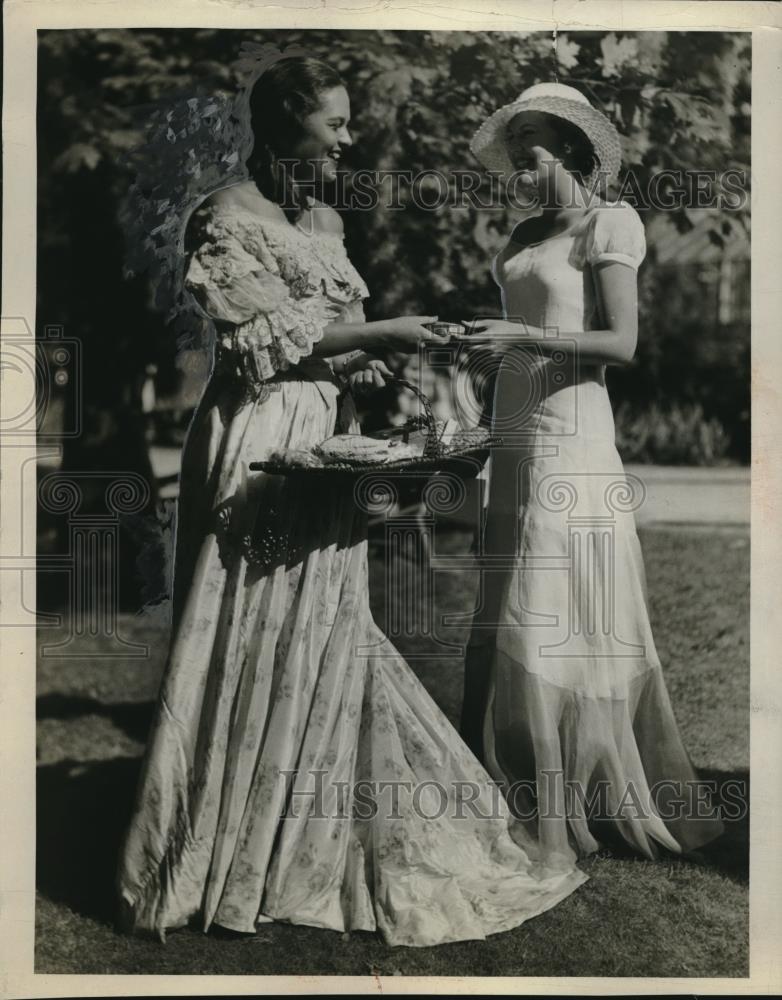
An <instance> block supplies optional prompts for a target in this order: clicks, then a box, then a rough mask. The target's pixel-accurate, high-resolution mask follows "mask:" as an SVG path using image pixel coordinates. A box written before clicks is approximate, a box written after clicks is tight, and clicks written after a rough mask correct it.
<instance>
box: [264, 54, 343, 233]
mask: <svg viewBox="0 0 782 1000" xmlns="http://www.w3.org/2000/svg"><path fill="white" fill-rule="evenodd" d="M344 86H345V83H344V81H343V79H342V77H341V76H340V75H339V73H338V72H337V71H336V70H335V69H332V67H331V66H329V65H328V64H327V63H324V62H321V61H320V60H319V59H314V58H312V57H310V56H285V57H283V58H282V59H279V60H278V61H277V62H275V63H273V64H272V65H271V66H270V67H269V68H268V69H267V70H265V71H264V72H263V73H262V74H261V76H260V77H259V78H258V79H257V80H256V81H255V84H254V85H253V88H252V91H251V93H250V100H249V112H250V127H251V129H252V133H253V138H254V145H253V149H252V152H251V153H250V155H249V157H248V159H247V169H248V171H249V173H250V176H251V177H252V179H253V180H254V181H255V183H256V184H257V185H258V189H259V190H260V191H261V193H262V194H264V195H265V196H266V197H267V198H270V199H271V200H272V201H275V202H277V203H278V204H279V205H281V206H282V208H283V211H285V212H286V214H293V215H297V214H298V211H299V208H298V205H297V203H296V200H295V195H294V191H293V187H292V184H291V179H290V177H289V176H288V174H287V171H286V170H285V169H284V168H282V167H281V166H280V164H279V163H278V159H279V158H280V157H282V158H284V157H285V156H286V154H287V152H288V149H289V148H290V146H291V144H292V143H293V142H294V141H295V140H296V139H297V138H298V137H299V136H300V135H301V132H302V129H303V122H304V119H305V118H306V117H307V116H308V115H310V114H312V113H313V111H317V110H318V108H320V106H321V103H322V100H323V94H324V93H325V92H326V91H328V90H333V88H334V87H344Z"/></svg>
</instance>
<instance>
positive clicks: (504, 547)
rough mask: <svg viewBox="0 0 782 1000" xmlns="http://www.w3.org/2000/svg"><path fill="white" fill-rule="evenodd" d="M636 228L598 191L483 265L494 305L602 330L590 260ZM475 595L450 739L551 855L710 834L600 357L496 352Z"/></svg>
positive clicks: (623, 208)
mask: <svg viewBox="0 0 782 1000" xmlns="http://www.w3.org/2000/svg"><path fill="white" fill-rule="evenodd" d="M644 256H645V240H644V231H643V225H642V223H641V221H640V219H639V217H638V214H637V213H636V212H635V210H634V209H633V208H632V207H631V206H629V205H627V204H625V203H617V204H615V205H608V204H604V203H600V204H598V205H596V206H595V207H593V208H592V209H590V210H589V211H588V212H587V213H586V214H585V215H584V216H583V217H582V218H581V219H580V220H579V222H578V223H577V224H576V225H574V226H573V227H572V228H571V229H569V230H567V231H566V232H564V233H563V234H561V235H560V236H557V237H554V238H552V239H549V240H547V241H545V242H543V243H539V244H533V245H530V246H526V247H523V246H520V245H518V244H516V243H514V242H513V240H511V241H509V242H508V244H507V245H506V247H505V248H504V249H503V250H502V251H501V252H500V254H499V255H498V257H497V258H496V259H495V261H494V266H493V273H494V277H495V279H496V281H497V283H498V284H499V286H500V289H501V292H502V302H503V308H504V312H505V315H506V316H507V317H509V318H513V319H516V320H519V319H521V320H523V321H525V322H526V323H528V324H530V325H531V326H534V327H540V328H543V329H546V330H548V331H549V333H550V335H551V337H552V338H554V337H558V336H560V337H569V336H572V337H574V338H575V339H576V341H577V340H578V335H579V331H583V330H590V329H600V328H601V324H602V321H601V319H600V310H599V303H598V299H597V291H596V284H595V279H594V268H595V267H597V266H600V265H601V264H602V263H604V262H607V263H611V262H614V263H621V264H622V265H624V266H628V267H632V268H634V269H637V268H638V266H639V264H640V263H641V261H642V260H643V258H644ZM493 426H494V430H495V433H496V434H497V435H498V436H500V437H502V438H503V442H504V443H503V446H502V447H500V448H498V449H496V450H495V451H494V452H493V453H492V458H491V475H490V478H489V497H488V505H487V507H488V509H487V518H486V530H485V533H484V539H483V541H484V547H483V552H484V555H485V559H484V569H483V573H482V580H483V587H482V591H481V603H480V607H479V610H478V612H477V614H476V617H475V622H474V628H473V631H472V635H471V639H470V644H469V647H468V657H467V664H466V674H467V676H466V694H465V708H464V712H463V723H462V733H463V735H464V736H465V738H466V739H467V740H468V742H469V743H470V745H471V746H472V747H473V748H474V749H475V750H476V752H477V753H479V755H480V756H481V757H482V759H483V761H484V763H485V765H486V767H487V770H488V771H489V772H490V773H491V774H492V776H493V777H494V778H495V779H496V780H497V781H498V782H500V783H501V784H502V786H503V787H504V789H505V790H506V793H507V795H508V800H509V803H510V804H511V805H512V806H513V807H514V811H515V812H516V813H517V815H519V816H520V817H522V818H524V820H525V821H527V823H528V826H529V829H530V832H531V835H532V836H534V837H535V839H536V840H537V842H538V844H539V846H540V849H541V852H542V856H544V857H549V858H551V859H554V858H559V859H561V860H565V861H566V860H567V859H572V858H573V857H575V856H576V854H582V855H584V854H588V853H590V852H592V851H595V850H596V849H597V848H598V846H599V841H598V838H597V837H596V836H595V834H596V832H597V831H598V830H600V829H602V830H603V831H604V832H608V833H611V832H613V833H614V834H616V833H618V834H619V835H620V836H621V837H622V838H624V840H625V841H626V842H627V843H629V844H630V845H631V846H632V847H633V848H634V849H636V850H638V851H640V852H641V853H642V854H645V855H646V856H649V857H653V856H655V853H656V848H657V847H659V846H663V847H665V848H667V849H668V850H670V851H673V852H679V851H681V850H682V849H688V848H694V847H697V846H700V845H701V844H703V843H705V842H706V841H708V840H710V839H712V838H713V837H715V836H717V835H718V834H719V833H720V832H721V829H722V827H721V824H720V822H719V819H718V818H717V817H716V815H715V811H714V809H713V807H712V806H711V805H710V804H709V802H708V801H707V798H706V797H705V796H704V795H703V792H704V791H706V792H707V791H708V789H707V788H705V786H703V785H701V786H700V788H699V787H698V784H697V778H696V774H695V771H694V769H693V767H692V765H691V763H690V760H689V758H688V755H687V753H686V750H685V748H684V746H683V744H682V741H681V738H680V735H679V731H678V728H677V725H676V721H675V718H674V714H673V710H672V708H671V703H670V699H669V696H668V692H667V690H666V686H665V682H664V679H663V675H662V670H661V666H660V661H659V659H658V656H657V652H656V650H655V644H654V639H653V637H652V632H651V628H650V624H649V616H648V612H647V607H646V582H645V575H644V565H643V558H642V553H641V547H640V544H639V540H638V536H637V534H636V528H635V520H634V513H633V512H634V511H635V510H636V509H638V507H640V505H641V504H642V502H643V497H644V491H643V484H642V483H641V482H640V481H639V480H637V479H634V478H631V477H628V476H626V475H625V473H624V470H623V467H622V462H621V460H620V457H619V454H618V452H617V450H616V445H615V440H614V438H615V433H614V421H613V414H612V410H611V404H610V401H609V398H608V393H607V391H606V384H605V367H604V366H602V365H594V364H586V363H584V364H579V363H578V362H572V361H570V360H568V354H567V353H566V352H564V351H563V352H556V351H549V352H547V356H544V355H543V354H536V353H535V352H534V351H530V350H524V349H522V348H518V349H511V350H509V351H508V352H507V354H506V356H505V357H504V358H503V362H502V365H501V367H500V370H499V373H498V377H497V383H496V389H495V400H494V414H493Z"/></svg>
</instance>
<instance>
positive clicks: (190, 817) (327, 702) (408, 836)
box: [119, 55, 585, 946]
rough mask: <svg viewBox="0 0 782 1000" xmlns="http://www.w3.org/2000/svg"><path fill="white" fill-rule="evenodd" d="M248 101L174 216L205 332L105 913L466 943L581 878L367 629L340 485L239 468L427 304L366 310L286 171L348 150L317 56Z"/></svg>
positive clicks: (155, 929)
mask: <svg viewBox="0 0 782 1000" xmlns="http://www.w3.org/2000/svg"><path fill="white" fill-rule="evenodd" d="M249 109H250V114H251V121H252V130H253V133H254V137H255V147H254V149H253V152H252V154H251V157H250V160H249V161H248V172H249V178H248V179H247V180H246V181H243V182H240V183H238V184H235V185H232V186H230V187H225V188H223V189H222V190H221V191H219V192H217V193H216V194H215V195H214V196H212V197H210V198H209V199H208V201H207V202H205V203H204V205H203V206H202V208H201V209H200V210H199V211H198V212H197V213H196V215H195V217H194V218H193V220H192V221H191V226H190V230H189V233H190V240H189V243H190V246H191V250H190V253H189V267H188V270H187V284H188V287H189V288H190V290H191V291H192V292H193V294H194V295H195V296H196V297H197V299H198V301H199V302H200V303H201V304H202V306H203V308H204V310H205V311H206V313H207V314H208V315H209V316H210V317H211V319H212V320H213V322H214V324H215V327H216V331H217V332H218V334H219V339H218V345H217V352H216V359H215V366H214V370H213V372H212V376H211V378H210V380H209V384H208V385H207V387H206V389H205V392H204V396H203V398H202V401H201V403H200V404H199V407H198V410H197V412H196V415H195V417H194V420H193V424H192V426H191V429H190V433H189V437H188V442H187V445H186V448H185V453H184V457H183V474H182V483H181V493H180V496H181V501H182V502H181V504H180V509H179V514H178V525H177V557H176V573H175V594H176V595H177V600H176V607H175V621H174V634H173V640H172V645H171V650H170V654H169V660H168V665H167V667H166V671H165V675H164V678H163V684H162V688H161V693H160V698H159V702H158V707H157V711H156V714H155V719H154V722H153V726H152V732H151V737H150V741H149V745H148V748H147V752H146V756H145V760H144V765H143V769H142V776H141V782H140V786H139V792H138V798H137V803H136V809H135V811H134V815H133V819H132V822H131V825H130V829H129V832H128V836H127V838H126V842H125V845H124V849H123V852H122V861H121V866H120V872H119V890H120V895H121V901H122V909H123V917H124V921H125V926H126V927H127V928H128V929H132V930H137V931H142V932H147V933H149V932H151V933H154V934H157V935H158V936H159V937H161V938H163V937H165V933H166V931H167V930H168V929H170V928H175V927H181V926H183V925H185V924H187V923H189V922H191V921H194V922H196V924H197V926H198V927H200V928H201V929H203V930H207V929H208V928H209V927H211V926H213V925H217V926H220V927H223V928H227V929H228V930H231V931H234V932H240V933H250V934H251V933H253V932H254V931H255V929H256V927H257V925H258V924H259V923H262V922H266V921H269V920H276V921H287V922H291V923H295V924H306V925H309V926H313V927H321V928H327V929H330V930H332V931H340V932H344V931H353V930H361V931H376V930H377V931H379V932H380V933H381V934H382V935H383V937H384V939H385V940H386V941H387V942H388V943H390V944H393V945H414V946H420V945H434V944H440V943H442V942H446V941H461V940H466V939H482V938H485V937H486V936H487V935H489V934H494V933H496V932H498V931H504V930H507V929H509V928H512V927H516V926H518V925H519V924H521V923H523V922H524V921H525V920H527V919H528V918H530V917H534V916H536V915H537V914H539V913H542V912H543V911H545V910H547V909H549V908H550V907H552V906H554V905H555V904H556V903H558V902H559V901H560V900H562V899H564V898H565V897H566V896H568V895H569V894H570V893H571V892H572V891H573V890H574V889H575V888H576V887H577V886H579V885H580V884H581V883H582V882H583V881H584V880H585V875H584V874H583V873H582V872H580V871H579V870H578V868H577V867H575V865H571V866H570V867H568V868H566V869H565V870H564V871H563V870H560V869H558V868H555V869H553V870H552V869H551V868H549V867H548V866H546V865H545V864H535V863H533V862H532V861H531V860H530V857H529V856H528V854H527V853H526V852H525V850H524V849H523V847H521V846H520V845H519V844H517V843H515V842H514V840H513V839H512V836H511V833H510V828H511V827H512V826H514V825H517V824H515V822H514V820H513V819H512V817H511V816H510V814H509V811H508V808H507V806H506V804H505V803H504V801H503V800H502V797H501V796H498V795H496V788H495V787H494V786H493V783H492V782H491V780H490V778H489V776H488V774H487V773H486V772H485V770H484V769H483V768H482V767H481V765H480V764H479V762H478V761H477V760H476V759H475V757H474V756H473V754H472V753H470V751H469V750H468V748H467V747H466V746H465V744H464V743H463V742H462V740H461V739H460V738H459V735H458V733H457V732H456V731H455V730H454V729H453V727H452V726H451V725H450V723H449V722H448V720H447V719H446V718H445V716H444V715H443V713H442V712H441V711H440V710H439V708H438V707H437V706H436V705H435V703H434V702H433V700H432V699H431V698H430V696H429V695H428V694H427V692H426V690H425V689H424V687H423V685H422V684H421V683H420V681H418V679H417V678H416V676H415V674H414V673H413V672H412V671H411V670H410V668H409V667H408V666H407V664H406V663H405V662H404V661H403V660H402V658H401V657H400V656H399V653H398V652H397V651H396V649H395V648H394V647H393V646H392V645H391V643H390V642H389V640H388V639H387V638H386V636H385V635H384V634H383V633H382V632H381V631H380V629H379V628H378V626H377V625H376V624H375V622H374V621H373V619H372V615H371V612H370V606H369V586H368V568H367V533H366V532H367V527H366V515H365V513H362V511H361V509H359V507H358V505H357V503H356V499H355V497H354V495H353V489H352V486H350V485H348V486H344V487H343V486H342V485H339V486H334V487H331V488H329V487H327V486H324V485H322V484H319V485H318V487H317V488H316V489H313V488H312V487H309V486H302V485H299V484H297V483H296V481H295V480H291V481H289V482H286V481H285V480H284V479H283V478H282V477H276V476H269V475H266V474H264V473H259V474H255V475H250V476H249V477H248V476H247V475H246V472H247V467H248V464H249V463H250V462H251V461H253V460H254V459H258V458H260V457H262V455H263V454H264V452H265V451H267V450H268V449H270V448H281V447H290V448H295V449H306V448H309V447H311V446H312V445H315V444H317V443H318V442H320V441H322V440H323V439H324V438H327V437H328V436H329V435H331V434H333V433H334V430H335V427H336V426H337V424H338V421H339V419H340V408H339V406H338V399H339V395H340V389H341V384H340V381H339V379H338V378H337V377H336V374H335V370H337V369H338V366H340V365H342V366H343V370H344V360H345V358H344V356H345V352H346V351H348V352H350V351H355V350H357V349H359V348H361V349H363V350H366V351H368V352H369V355H368V356H367V355H364V354H363V353H359V356H358V359H356V358H354V362H355V361H356V360H357V362H358V366H359V370H360V371H363V370H366V367H367V365H371V360H369V359H371V357H373V356H374V354H375V352H377V351H380V352H382V351H383V350H385V349H388V347H389V346H391V347H393V348H394V349H397V350H398V349H404V348H406V349H407V350H408V351H412V350H415V348H416V347H417V345H418V342H419V341H420V340H426V339H431V336H430V334H429V331H428V330H427V329H425V328H424V326H423V325H422V322H423V321H424V320H425V319H426V317H407V318H402V319H395V320H387V321H383V322H378V323H367V322H365V320H364V315H363V309H362V300H363V299H364V298H366V296H367V294H368V292H367V289H366V286H365V285H364V283H363V281H362V280H361V278H360V277H359V275H358V274H357V272H356V271H355V269H354V268H353V265H352V264H351V262H350V261H349V259H348V257H347V255H346V252H345V247H344V243H343V237H342V229H341V221H340V219H339V217H338V216H337V213H336V212H334V211H333V210H332V209H330V208H328V207H327V206H325V205H323V204H321V203H318V202H314V201H312V200H311V199H307V198H306V197H305V191H306V189H305V188H304V187H303V185H302V184H301V183H300V175H299V173H298V172H297V163H298V165H299V166H304V167H305V181H307V182H309V181H308V179H309V178H310V177H311V174H312V170H313V168H314V169H316V170H318V171H320V174H321V176H320V180H321V181H322V182H323V183H326V182H328V181H329V180H330V179H331V180H333V179H334V178H335V177H336V170H337V163H338V162H339V158H340V155H341V153H342V152H343V151H344V149H345V148H347V146H348V145H350V142H351V137H350V133H349V119H350V102H349V100H348V94H347V91H346V90H345V87H344V85H343V82H342V80H341V79H340V77H339V76H338V75H337V73H336V72H335V71H334V70H333V69H332V68H331V67H329V66H328V65H325V64H324V63H322V62H319V61H317V60H314V59H312V58H309V57H306V56H303V55H302V56H295V57H294V56H289V57H287V58H284V59H282V58H280V59H276V60H275V61H274V62H273V64H271V65H270V66H268V68H267V69H266V70H265V72H263V73H262V74H261V75H260V77H259V79H258V82H256V83H255V86H254V89H253V91H252V94H251V97H250V101H249ZM283 160H285V161H288V162H289V163H290V162H291V161H293V166H292V167H291V172H290V173H288V172H284V171H287V168H283V167H282V166H281V164H282V161H283ZM281 171H283V172H281ZM370 371H372V370H371V369H370ZM377 372H378V370H377V368H375V370H374V371H372V378H373V380H374V375H375V374H376V373H377ZM379 374H380V376H381V379H382V374H383V369H382V368H381V369H380V371H379ZM351 427H352V430H353V431H355V430H357V427H356V425H355V423H352V424H351ZM354 796H355V797H354ZM359 797H360V801H358V799H359Z"/></svg>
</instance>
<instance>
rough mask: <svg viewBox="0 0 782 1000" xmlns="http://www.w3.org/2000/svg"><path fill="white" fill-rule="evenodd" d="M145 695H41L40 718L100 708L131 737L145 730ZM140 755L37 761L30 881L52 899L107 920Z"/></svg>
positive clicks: (148, 716)
mask: <svg viewBox="0 0 782 1000" xmlns="http://www.w3.org/2000/svg"><path fill="white" fill-rule="evenodd" d="M152 707H153V706H152V703H142V704H134V703H128V704H119V705H104V704H101V703H100V702H98V701H95V700H94V699H91V698H82V697H75V698H71V697H67V696H64V695H48V696H46V697H44V698H41V699H40V702H39V706H38V716H39V718H61V719H62V718H64V719H68V718H76V717H78V716H81V715H84V714H101V715H106V716H108V717H110V718H111V719H112V721H113V722H114V723H115V724H116V725H118V726H119V727H121V728H122V729H124V730H125V732H126V733H127V734H128V735H129V736H131V737H133V738H134V739H138V740H144V739H145V738H146V734H147V732H148V730H149V724H150V720H151V714H152ZM140 766H141V761H140V759H139V758H132V757H114V758H111V759H109V760H103V761H89V762H79V761H73V760H65V761H61V762H59V763H57V764H48V765H44V766H41V767H39V768H38V775H37V795H36V802H37V805H36V810H37V813H36V818H37V822H36V829H37V834H36V883H37V887H38V891H39V892H40V893H41V894H42V895H43V896H45V897H47V898H48V899H50V900H52V901H53V902H59V903H64V904H66V905H67V906H68V908H69V909H71V910H73V911H74V912H76V913H79V914H81V915H82V916H85V917H90V918H93V919H96V920H100V921H101V922H105V923H110V924H112V925H113V924H114V921H115V917H116V895H115V877H116V871H117V861H118V855H119V849H120V845H121V842H122V838H123V837H124V835H125V831H126V830H127V826H128V823H129V822H130V817H131V811H132V808H133V802H134V797H135V792H136V785H137V783H138V777H139V771H140Z"/></svg>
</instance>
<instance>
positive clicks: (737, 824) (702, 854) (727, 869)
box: [693, 770, 749, 885]
mask: <svg viewBox="0 0 782 1000" xmlns="http://www.w3.org/2000/svg"><path fill="white" fill-rule="evenodd" d="M700 776H701V777H702V778H704V779H706V780H708V781H713V782H714V783H715V784H716V786H717V794H716V796H715V801H716V802H717V803H718V804H719V805H720V806H721V808H722V809H723V815H724V817H725V832H724V833H723V835H722V836H721V837H719V838H718V839H717V840H715V841H713V842H712V843H711V844H706V846H705V847H702V848H701V849H700V850H699V851H698V852H697V854H696V856H695V857H694V858H693V860H695V861H698V862H699V863H701V864H703V865H705V866H706V867H708V868H714V869H716V870H717V871H720V872H722V874H723V875H725V876H727V878H730V879H733V880H734V881H735V882H740V883H742V884H743V885H748V884H749V772H748V771H746V770H744V771H735V772H733V773H731V774H728V773H726V772H724V771H702V772H701V775H700ZM737 789H740V792H741V794H740V796H737V794H736V790H737ZM737 814H738V815H737ZM732 817H735V818H732Z"/></svg>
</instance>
